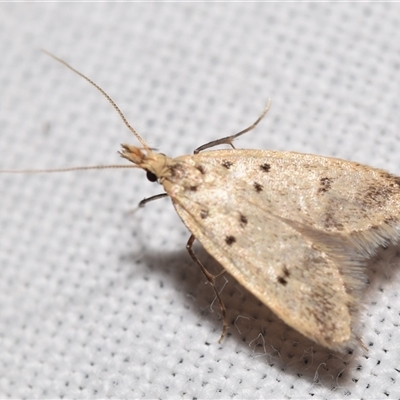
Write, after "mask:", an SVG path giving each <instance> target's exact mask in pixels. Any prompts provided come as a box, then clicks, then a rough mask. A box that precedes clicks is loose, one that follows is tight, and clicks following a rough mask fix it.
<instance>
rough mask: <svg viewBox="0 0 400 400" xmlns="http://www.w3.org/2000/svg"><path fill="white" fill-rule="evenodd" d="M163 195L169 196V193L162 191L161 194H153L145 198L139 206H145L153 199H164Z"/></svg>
mask: <svg viewBox="0 0 400 400" xmlns="http://www.w3.org/2000/svg"><path fill="white" fill-rule="evenodd" d="M163 197H168V194H167V193H161V194H156V195H155V196H151V197H147V198H146V199H143V200H142V201H141V202H140V203H139V205H138V207H139V208H143V207H144V206H145V205H146V204H147V203H150V202H151V201H153V200H158V199H162V198H163Z"/></svg>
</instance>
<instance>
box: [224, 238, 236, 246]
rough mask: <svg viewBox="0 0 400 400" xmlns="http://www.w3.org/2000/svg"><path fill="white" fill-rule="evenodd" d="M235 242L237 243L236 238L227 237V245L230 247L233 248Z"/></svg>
mask: <svg viewBox="0 0 400 400" xmlns="http://www.w3.org/2000/svg"><path fill="white" fill-rule="evenodd" d="M235 242H236V238H235V236H227V237H226V238H225V243H226V244H227V245H228V246H232V244H233V243H235Z"/></svg>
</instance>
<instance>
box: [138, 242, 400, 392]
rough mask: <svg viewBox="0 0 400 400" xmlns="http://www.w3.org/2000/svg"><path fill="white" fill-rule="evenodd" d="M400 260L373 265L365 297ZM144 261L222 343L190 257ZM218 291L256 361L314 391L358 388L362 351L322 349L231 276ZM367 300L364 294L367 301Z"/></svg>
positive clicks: (235, 333)
mask: <svg viewBox="0 0 400 400" xmlns="http://www.w3.org/2000/svg"><path fill="white" fill-rule="evenodd" d="M195 252H196V254H197V255H198V257H199V258H200V260H201V261H202V262H203V264H204V265H205V266H206V268H207V269H208V271H209V272H211V273H213V274H214V275H218V274H219V273H221V271H223V268H222V267H221V266H220V264H219V263H217V262H216V261H215V260H214V259H213V258H212V257H211V256H210V255H209V254H208V253H207V252H206V251H205V250H204V249H203V248H202V247H201V246H200V245H196V246H195ZM131 256H132V258H135V259H136V258H137V257H135V255H131ZM396 256H397V260H398V261H399V263H400V247H399V246H396V247H395V248H394V249H393V248H387V249H382V250H380V251H379V252H378V254H377V256H376V257H374V258H372V259H371V260H369V261H368V265H367V268H366V272H367V276H368V279H369V282H370V283H369V286H368V287H367V288H366V290H365V292H368V291H372V290H374V288H376V284H377V282H378V283H379V281H382V279H384V280H385V279H386V278H385V277H387V276H388V270H387V269H385V268H380V267H379V265H378V264H377V263H385V262H386V261H387V260H390V263H391V265H392V266H394V265H395V264H396V263H397V262H395V261H394V260H395V258H396ZM141 259H142V260H143V262H144V263H145V264H146V265H147V266H149V267H150V268H151V269H153V270H157V273H160V274H161V275H162V276H163V278H164V280H165V281H166V282H164V284H165V285H169V284H170V285H173V286H175V287H176V288H177V289H178V292H179V293H180V294H181V296H182V301H183V302H184V303H187V302H188V301H189V302H190V304H189V308H191V309H193V310H196V311H195V312H196V313H198V314H200V315H201V316H202V318H207V323H210V324H213V325H214V329H213V330H214V331H215V333H216V335H215V340H216V341H217V340H218V338H219V334H220V333H221V332H222V321H221V311H220V308H219V305H218V302H217V301H215V294H214V291H213V290H212V288H211V286H210V285H209V284H207V280H206V278H205V277H204V275H203V274H202V272H201V270H200V268H198V266H197V265H196V264H195V263H194V262H193V261H192V259H191V258H190V256H189V255H188V253H187V251H186V250H185V249H182V250H179V251H174V252H162V253H160V252H151V251H148V252H147V251H145V252H144V253H143V252H142V253H141ZM390 270H392V268H390ZM167 281H168V282H167ZM217 288H218V291H219V292H220V295H221V298H222V300H223V302H224V304H225V307H226V310H227V317H228V322H229V331H228V337H230V338H234V339H235V341H236V342H238V343H242V346H243V351H246V352H248V351H249V348H250V352H251V356H252V357H254V358H257V359H262V360H264V362H265V363H266V364H268V365H270V366H271V367H273V368H277V369H279V370H280V371H284V372H285V373H286V374H291V375H294V376H295V378H296V379H298V378H299V377H301V378H302V379H306V380H309V381H310V382H312V383H313V384H314V385H315V384H317V385H321V386H326V387H330V388H332V389H335V388H338V387H343V386H349V385H350V386H351V385H354V380H353V372H354V371H355V370H356V369H357V368H358V367H359V361H358V357H359V356H364V357H365V352H364V350H362V349H361V346H360V348H359V349H355V350H354V351H349V352H348V353H345V354H342V353H336V352H332V351H331V350H328V349H326V348H324V347H322V346H319V345H318V344H316V343H314V342H313V341H311V340H309V339H308V338H306V337H304V336H303V335H301V334H300V333H298V332H297V331H295V330H294V329H292V328H290V327H289V326H288V325H286V324H285V323H284V322H283V321H281V320H280V319H279V318H278V317H277V316H276V315H275V314H274V313H273V312H272V311H271V310H270V309H269V308H268V307H267V306H265V305H264V304H263V303H261V302H260V301H259V300H258V299H257V298H256V297H255V296H254V295H253V294H252V293H250V292H249V291H248V290H247V289H245V288H244V287H243V286H241V285H240V284H239V283H238V282H237V281H236V280H235V279H234V278H233V277H232V276H231V275H229V274H228V273H227V272H225V273H223V274H222V275H220V276H219V277H218V278H217ZM366 295H367V293H364V294H363V297H364V296H366ZM361 334H362V332H361ZM225 340H227V339H225ZM222 345H223V342H222Z"/></svg>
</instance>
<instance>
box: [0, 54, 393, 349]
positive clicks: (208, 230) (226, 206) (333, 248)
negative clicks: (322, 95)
mask: <svg viewBox="0 0 400 400" xmlns="http://www.w3.org/2000/svg"><path fill="white" fill-rule="evenodd" d="M48 54H49V53H48ZM49 55H50V56H51V57H53V58H55V59H56V60H57V61H59V62H61V63H62V64H64V65H65V66H66V67H67V68H69V69H71V70H72V71H74V72H75V73H77V74H78V75H80V76H81V77H83V78H84V79H85V80H87V81H88V82H89V83H90V84H91V85H93V86H94V87H95V88H97V89H98V90H99V91H100V92H101V93H102V94H103V95H104V96H105V97H106V98H107V100H108V101H109V102H110V103H111V104H112V106H113V107H114V109H115V110H116V111H117V112H118V114H119V115H120V117H121V118H122V120H123V122H124V123H125V125H126V126H127V127H128V129H129V130H130V131H131V132H132V133H133V134H134V136H135V137H136V138H137V140H138V141H139V143H140V146H134V145H130V144H123V145H122V148H121V151H120V155H121V156H122V157H123V158H124V159H126V160H128V161H130V162H131V163H133V165H131V167H134V168H140V169H143V170H144V171H145V172H146V175H147V178H148V180H149V181H151V182H157V183H159V184H161V185H162V186H163V188H164V190H165V193H163V194H160V195H157V196H154V197H151V198H147V199H144V200H143V201H142V202H141V203H140V205H141V206H143V205H145V204H146V203H147V202H149V201H152V200H155V199H158V198H161V197H165V196H168V197H170V199H171V201H172V204H173V206H174V207H175V210H176V212H177V213H178V215H179V216H180V218H181V219H182V221H183V222H184V224H185V225H186V227H187V228H188V229H189V231H190V232H191V236H190V238H189V241H188V242H187V246H186V247H187V250H188V252H189V254H190V256H191V257H192V259H193V260H194V261H195V263H196V264H197V265H198V266H199V267H200V268H201V270H202V272H203V273H204V275H205V276H206V278H207V279H208V281H209V282H210V283H211V285H212V287H213V288H214V290H215V293H216V296H217V298H218V300H219V302H220V307H221V311H222V314H223V331H222V335H221V339H222V338H223V337H224V336H225V334H226V331H227V328H228V323H227V318H226V311H225V307H224V305H223V301H222V299H221V297H220V295H219V294H218V291H217V290H216V289H215V277H214V276H213V275H212V274H210V273H209V272H208V271H207V269H206V267H205V266H204V265H203V264H202V263H201V262H200V260H199V259H198V257H197V256H196V254H195V252H194V251H193V249H192V245H193V242H194V241H195V240H198V241H199V242H200V243H201V244H202V246H203V247H204V248H205V250H206V251H207V252H208V253H209V254H211V255H212V256H213V257H214V258H215V259H216V260H217V261H218V262H219V263H220V264H221V265H222V267H223V268H224V269H225V270H226V271H228V272H229V273H230V274H231V275H232V276H233V277H234V278H235V279H236V280H237V281H238V282H239V283H240V284H241V285H243V286H244V287H245V288H247V289H248V290H249V291H250V292H251V293H253V294H254V295H255V296H256V297H257V298H258V299H259V300H260V301H262V302H263V303H264V304H265V305H266V306H268V307H269V308H270V309H271V310H272V311H273V312H274V313H275V314H276V315H277V316H278V317H280V318H281V319H282V320H283V321H284V322H285V323H286V324H288V325H289V326H291V327H292V328H294V329H296V330H297V331H299V332H300V333H301V334H303V335H304V336H306V337H308V338H310V339H312V340H313V341H315V342H317V343H319V344H320V345H322V346H325V347H327V348H329V349H332V350H337V351H344V350H345V349H347V348H349V347H350V348H351V347H354V346H356V345H357V342H359V339H358V336H357V334H356V319H357V311H358V308H359V304H360V297H361V292H362V289H363V287H364V286H365V284H366V278H365V274H364V268H365V264H366V261H367V260H368V259H369V258H370V257H371V256H373V255H374V254H375V253H376V251H377V249H378V247H380V246H383V245H387V244H388V243H397V242H398V241H399V238H400V224H399V215H400V177H397V176H395V175H392V174H390V173H388V172H386V171H383V170H380V169H376V168H372V167H368V166H365V165H361V164H358V163H355V162H351V161H346V160H341V159H337V158H330V157H323V156H318V155H311V154H301V153H295V152H281V151H272V150H239V149H236V148H235V147H234V146H233V144H232V142H233V140H234V139H236V138H237V137H239V136H241V135H243V134H244V133H246V132H248V131H250V130H252V129H253V128H255V126H256V125H257V124H258V123H259V122H260V120H261V119H262V118H263V117H264V115H265V114H266V112H267V110H268V108H269V103H268V106H267V107H266V108H265V110H264V112H263V113H262V115H261V116H260V117H259V118H258V119H257V121H255V122H254V123H253V124H252V125H251V126H250V127H248V128H246V129H245V130H243V131H241V132H239V133H237V134H235V135H231V136H228V137H225V138H222V139H219V140H215V141H212V142H210V143H207V144H205V145H203V146H201V147H199V148H198V149H196V150H195V152H194V154H193V155H185V156H181V157H177V158H169V157H168V156H166V155H164V154H161V153H157V152H155V151H153V150H152V149H151V148H150V147H149V146H148V145H147V144H146V142H145V141H144V140H143V139H142V138H141V136H140V135H139V134H138V133H137V132H136V131H135V130H134V129H133V128H132V127H131V125H130V124H129V123H128V121H127V120H126V118H125V116H124V115H123V113H122V112H121V111H120V109H119V108H118V106H117V105H116V103H115V102H114V101H113V100H112V99H111V98H110V96H108V95H107V93H105V91H104V90H103V89H101V88H100V87H99V86H98V85H97V84H95V83H94V82H93V81H92V80H90V79H89V78H87V77H86V76H85V75H83V74H82V73H80V72H79V71H77V70H75V69H74V68H73V67H71V66H70V65H69V64H67V63H66V62H65V61H63V60H61V59H59V58H57V57H55V56H54V55H52V54H49ZM220 144H228V145H230V146H231V149H225V150H211V151H210V150H208V149H209V148H211V147H214V146H216V145H220ZM205 150H208V151H205ZM115 167H116V166H108V167H107V166H106V167H104V166H98V167H78V168H67V169H55V170H51V172H52V171H66V170H68V171H70V170H75V169H90V168H115ZM47 171H48V170H47ZM2 172H37V171H5V170H3V171H2Z"/></svg>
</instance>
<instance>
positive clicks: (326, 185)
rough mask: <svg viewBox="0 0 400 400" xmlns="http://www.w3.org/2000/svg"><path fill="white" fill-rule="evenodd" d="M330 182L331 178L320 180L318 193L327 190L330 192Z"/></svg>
mask: <svg viewBox="0 0 400 400" xmlns="http://www.w3.org/2000/svg"><path fill="white" fill-rule="evenodd" d="M332 182H333V179H332V178H321V179H320V180H319V189H318V193H325V192H327V191H328V190H330V188H331V185H332Z"/></svg>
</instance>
